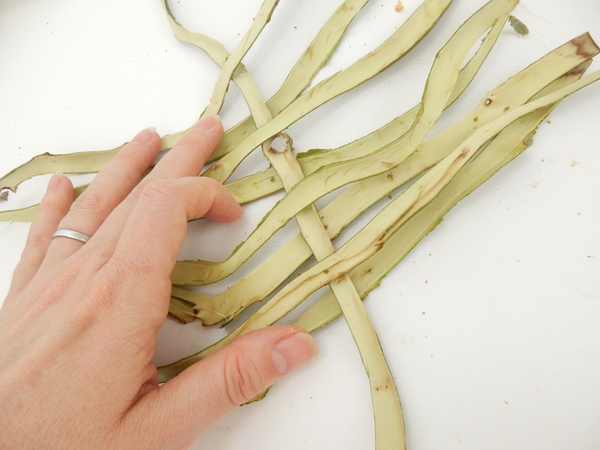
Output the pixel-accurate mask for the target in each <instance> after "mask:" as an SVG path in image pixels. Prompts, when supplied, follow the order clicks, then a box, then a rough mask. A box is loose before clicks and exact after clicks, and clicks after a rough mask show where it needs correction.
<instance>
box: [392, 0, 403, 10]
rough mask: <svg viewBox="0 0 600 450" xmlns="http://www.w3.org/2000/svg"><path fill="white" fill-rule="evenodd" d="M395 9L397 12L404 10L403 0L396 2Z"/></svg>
mask: <svg viewBox="0 0 600 450" xmlns="http://www.w3.org/2000/svg"><path fill="white" fill-rule="evenodd" d="M394 9H395V10H396V12H402V11H404V5H403V4H402V2H401V1H398V3H397V4H396V7H395V8H394Z"/></svg>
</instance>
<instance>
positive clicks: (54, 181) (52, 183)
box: [46, 172, 64, 192]
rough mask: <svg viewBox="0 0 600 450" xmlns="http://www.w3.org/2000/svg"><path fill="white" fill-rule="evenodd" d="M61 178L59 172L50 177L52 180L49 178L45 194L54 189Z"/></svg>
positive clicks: (61, 175)
mask: <svg viewBox="0 0 600 450" xmlns="http://www.w3.org/2000/svg"><path fill="white" fill-rule="evenodd" d="M63 177H64V175H63V174H62V173H61V172H56V173H55V174H54V175H52V178H50V181H49V182H48V187H47V188H46V192H50V191H51V190H52V189H56V188H57V187H58V185H59V184H60V182H61V181H62V178H63Z"/></svg>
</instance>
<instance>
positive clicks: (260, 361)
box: [130, 325, 318, 448]
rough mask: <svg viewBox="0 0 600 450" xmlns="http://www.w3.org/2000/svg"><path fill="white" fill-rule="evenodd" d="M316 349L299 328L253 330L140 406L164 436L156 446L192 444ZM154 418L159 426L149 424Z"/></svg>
mask: <svg viewBox="0 0 600 450" xmlns="http://www.w3.org/2000/svg"><path fill="white" fill-rule="evenodd" d="M317 351H318V350H317V344H316V342H315V340H314V339H313V338H312V336H310V334H308V333H307V332H306V331H304V330H303V329H302V328H299V327H294V326H283V325H281V326H272V327H268V328H263V329H260V330H256V331H252V332H250V333H248V334H245V335H243V336H241V337H239V338H238V339H236V340H234V341H233V342H231V343H230V344H228V345H227V346H226V347H224V348H222V349H220V350H218V351H216V352H215V353H213V354H212V355H210V356H208V357H207V358H206V359H203V360H202V361H199V362H198V363H196V364H194V365H193V366H191V367H189V368H188V369H186V370H185V371H183V372H182V373H181V374H179V375H178V376H177V377H175V378H173V379H172V380H170V381H169V382H167V383H165V384H164V385H162V386H161V387H160V388H159V389H155V390H154V391H152V392H150V393H149V394H148V395H147V396H146V397H148V398H142V399H140V400H141V401H140V402H139V403H138V404H137V405H136V406H139V407H140V408H143V409H146V411H144V412H142V416H143V418H141V420H142V421H143V422H145V424H144V425H146V426H148V427H149V428H151V429H152V430H153V431H154V432H151V433H150V434H155V432H158V433H159V435H155V436H154V437H155V439H154V441H153V445H156V444H157V442H161V441H162V442H163V443H164V444H165V445H166V446H167V447H171V446H172V445H176V446H179V445H181V446H189V445H191V444H192V443H193V442H194V441H195V440H196V439H197V438H198V436H199V435H200V434H202V432H204V431H205V430H206V429H207V428H209V427H210V426H211V425H212V424H213V423H215V422H216V421H217V420H219V419H220V418H221V417H223V416H224V415H225V414H227V413H228V412H230V411H232V410H233V409H235V408H236V407H237V406H239V405H241V404H243V403H246V402H248V401H249V400H251V399H253V398H254V397H256V396H257V395H258V394H260V393H261V392H263V391H264V390H265V389H267V388H268V387H269V386H271V385H272V384H273V383H274V382H275V381H277V380H278V379H279V378H281V377H282V376H284V375H285V374H286V373H289V372H290V371H292V370H293V369H295V368H296V367H298V366H300V365H302V364H304V363H305V362H307V361H309V360H310V359H312V358H313V357H314V356H315V355H316V354H317ZM148 408H150V411H148ZM135 409H137V408H135V407H134V410H135ZM130 412H132V413H133V412H134V411H130ZM149 417H151V418H152V419H154V420H151V421H150V422H154V423H148V422H149V421H148V418H149ZM134 422H135V421H134ZM137 425H138V427H139V425H140V423H138V424H137ZM138 429H139V428H138ZM157 448H158V447H157ZM161 448H166V447H164V446H163V447H161Z"/></svg>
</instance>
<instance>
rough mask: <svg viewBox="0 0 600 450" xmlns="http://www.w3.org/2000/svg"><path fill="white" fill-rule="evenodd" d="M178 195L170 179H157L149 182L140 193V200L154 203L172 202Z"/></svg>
mask: <svg viewBox="0 0 600 450" xmlns="http://www.w3.org/2000/svg"><path fill="white" fill-rule="evenodd" d="M177 197H178V193H177V190H176V188H175V186H174V185H173V183H170V182H169V180H156V181H152V182H150V183H148V184H147V185H146V186H145V187H144V188H143V189H142V192H141V193H140V200H142V201H144V200H145V201H149V202H152V203H156V202H158V203H167V204H169V203H172V202H173V200H175V199H176V198H177Z"/></svg>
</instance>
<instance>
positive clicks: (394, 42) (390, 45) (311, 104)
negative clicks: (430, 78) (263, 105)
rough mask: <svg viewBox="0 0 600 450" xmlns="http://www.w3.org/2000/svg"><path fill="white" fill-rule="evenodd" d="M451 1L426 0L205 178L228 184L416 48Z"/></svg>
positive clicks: (232, 152)
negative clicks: (276, 139) (319, 111)
mask: <svg viewBox="0 0 600 450" xmlns="http://www.w3.org/2000/svg"><path fill="white" fill-rule="evenodd" d="M450 3H451V0H425V2H424V3H423V4H422V5H421V6H420V7H419V8H418V9H417V11H416V12H415V13H414V14H413V15H412V16H411V17H409V19H408V20H407V21H406V22H405V23H404V24H403V25H402V26H401V27H400V28H399V29H398V30H397V31H396V32H395V33H394V34H393V35H392V36H391V37H390V38H389V39H388V40H386V41H385V42H384V43H383V44H382V45H381V46H379V47H378V48H377V49H375V50H374V51H372V52H371V53H369V54H368V55H366V56H365V57H363V58H361V59H359V60H358V61H356V62H355V63H354V64H352V65H351V66H349V67H347V68H346V69H344V70H342V71H341V72H338V73H337V74H335V75H333V76H331V77H329V78H328V79H326V80H325V81H323V82H321V83H319V84H318V85H317V86H315V87H313V88H311V89H310V90H308V91H307V92H306V93H304V94H303V95H302V96H300V97H299V98H298V99H297V100H295V101H294V102H293V103H291V104H290V105H289V106H288V107H287V108H285V109H284V110H283V111H281V113H279V114H278V115H277V116H276V117H275V118H274V119H273V121H271V122H270V123H269V124H268V125H267V126H265V127H262V128H259V129H258V130H256V131H255V132H254V133H252V134H251V135H250V136H249V137H248V138H246V139H245V140H244V141H243V142H242V143H241V144H240V145H239V146H237V147H236V148H235V149H234V150H232V151H231V152H230V153H228V154H227V155H225V156H223V157H222V158H221V159H220V160H219V161H218V162H216V163H215V164H214V165H213V166H212V167H210V169H208V170H207V171H205V172H204V175H205V176H208V177H211V178H214V179H216V180H218V181H221V182H225V181H226V180H227V179H228V178H229V177H230V176H231V174H232V173H233V171H234V170H235V169H236V168H237V167H238V165H239V164H240V163H241V162H242V161H243V160H244V158H246V156H248V155H249V154H250V152H252V150H254V149H255V148H256V147H258V146H259V145H260V144H261V143H262V142H264V141H266V140H267V139H269V138H271V137H272V136H275V135H276V134H278V133H280V132H281V131H283V130H284V129H286V128H288V127H289V126H290V125H292V124H293V123H294V122H296V121H297V120H299V119H300V118H301V117H303V116H305V115H306V114H308V113H309V112H311V111H313V110H314V109H316V108H317V107H319V106H321V105H323V104H324V103H326V102H327V101H329V100H331V99H332V98H335V97H337V96H338V95H341V94H343V93H344V92H347V91H348V90H350V89H353V88H355V87H356V86H358V85H359V84H361V83H363V82H365V81H366V80H368V79H370V78H372V77H373V76H375V75H376V74H378V73H379V72H381V71H382V70H384V69H385V68H386V67H388V66H389V65H390V64H392V63H394V62H395V61H397V60H398V59H400V58H401V57H402V56H404V55H405V54H406V53H407V52H408V51H409V50H410V49H412V48H413V47H414V46H415V45H416V44H417V43H418V42H419V41H420V40H421V39H422V38H423V36H425V35H426V34H427V33H428V32H429V31H430V30H431V28H432V27H433V26H434V25H435V24H436V23H437V21H438V20H439V18H440V16H441V15H442V13H443V12H444V11H445V10H446V8H447V7H448V6H449V4H450Z"/></svg>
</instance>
